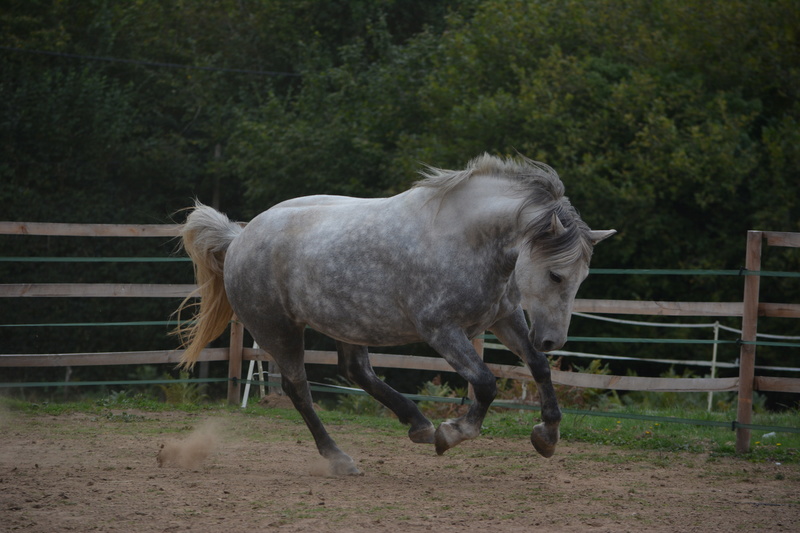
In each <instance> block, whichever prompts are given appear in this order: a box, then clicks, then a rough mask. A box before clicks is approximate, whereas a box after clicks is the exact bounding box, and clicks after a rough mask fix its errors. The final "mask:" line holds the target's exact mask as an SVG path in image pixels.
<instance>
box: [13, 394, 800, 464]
mask: <svg viewBox="0 0 800 533" xmlns="http://www.w3.org/2000/svg"><path fill="white" fill-rule="evenodd" d="M0 409H3V410H5V411H6V412H11V413H19V414H23V415H29V416H36V415H50V416H59V415H62V414H69V413H85V414H90V415H94V416H97V417H99V418H101V419H103V420H106V421H110V422H118V423H120V424H126V423H130V422H134V421H138V420H139V419H138V415H137V412H150V413H159V412H170V411H171V412H175V411H177V412H184V413H191V414H210V415H222V414H230V415H235V416H243V417H269V418H274V419H280V420H284V421H286V422H290V423H291V425H292V426H296V428H294V429H293V431H294V430H296V433H297V434H298V435H301V437H300V438H303V439H304V440H305V438H306V437H307V438H309V439H310V436H308V435H307V430H306V429H305V426H304V423H303V420H302V418H301V417H300V415H299V413H297V411H295V410H294V409H275V408H266V407H262V406H259V405H257V404H251V405H250V406H248V407H247V408H246V409H240V408H238V407H231V406H227V405H224V404H223V403H216V404H213V403H205V404H201V405H197V404H193V403H182V404H178V405H173V404H166V403H164V402H160V401H157V400H154V399H152V398H150V397H146V396H143V395H134V396H128V395H120V394H116V395H112V396H109V397H108V398H103V399H94V400H84V401H78V402H67V403H58V402H42V403H29V402H24V401H21V400H15V399H11V398H2V397H0ZM319 415H320V418H321V419H322V421H323V422H324V423H325V424H326V425H327V426H329V427H331V429H333V428H336V427H337V426H358V427H362V428H369V429H371V430H373V431H379V432H382V433H384V434H386V435H387V436H391V437H392V438H398V439H400V438H405V434H406V431H407V428H406V427H405V426H403V425H402V424H400V423H399V422H398V421H397V419H396V418H394V417H392V416H376V415H364V414H353V413H348V412H342V411H339V410H328V411H321V412H320V413H319ZM601 415H602V416H601ZM538 416H539V413H538V411H520V410H512V409H496V410H495V411H494V412H492V413H490V414H489V416H487V417H486V419H485V421H484V427H483V431H482V433H483V435H484V436H491V437H496V438H512V439H527V438H529V436H530V432H531V428H532V427H533V425H534V424H536V423H538V420H537V419H538ZM734 416H735V414H733V413H708V412H706V411H704V410H699V409H698V410H685V409H678V408H665V409H648V410H642V409H638V410H637V409H635V408H634V407H633V406H627V407H620V408H617V409H616V410H614V411H604V412H597V413H588V414H587V413H581V414H576V413H567V414H565V415H564V419H563V421H562V424H561V436H562V439H564V440H566V441H570V440H572V441H580V442H589V443H594V444H602V445H607V446H614V447H620V448H623V449H628V450H642V451H661V452H689V453H698V454H700V453H706V454H709V455H710V457H711V458H712V459H713V458H715V457H727V456H734V455H736V456H738V457H743V458H745V459H747V460H750V461H753V462H757V463H758V462H780V463H800V433H790V432H780V431H778V430H774V431H773V430H771V429H768V430H752V438H751V450H750V452H749V453H747V454H743V455H737V454H736V453H735V450H734V443H735V440H736V434H735V432H734V431H731V429H730V428H727V427H716V426H708V425H699V424H701V423H702V422H706V421H712V422H721V423H726V424H727V423H729V422H730V421H731V420H732V419H733V418H734ZM633 417H644V418H646V419H644V420H642V419H636V418H633ZM674 419H683V420H693V421H696V422H697V423H696V424H689V423H681V422H677V421H675V420H674ZM798 419H800V418H799V417H798V413H797V412H796V411H792V412H785V413H763V414H760V413H756V414H755V415H754V419H753V424H757V425H763V426H771V427H775V428H779V427H797V421H798ZM438 422H439V421H438V420H435V421H434V423H438Z"/></svg>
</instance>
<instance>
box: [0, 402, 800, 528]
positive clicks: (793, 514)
mask: <svg viewBox="0 0 800 533" xmlns="http://www.w3.org/2000/svg"><path fill="white" fill-rule="evenodd" d="M274 412H275V416H259V417H256V416H252V415H244V414H239V413H231V414H225V413H224V412H223V413H221V412H219V411H215V412H214V413H213V415H211V417H209V416H210V415H207V414H202V413H199V414H186V413H182V412H160V413H148V412H122V411H116V410H115V411H107V412H105V413H104V414H102V415H88V414H62V415H59V416H50V415H21V414H14V413H8V412H6V413H0V530H1V531H30V532H47V533H50V532H53V531H126V532H128V531H137V532H172V531H196V532H201V533H202V532H217V531H228V532H244V531H281V532H306V531H307V532H324V533H327V532H331V533H333V532H335V533H345V532H351V531H353V532H366V531H370V532H372V531H403V532H412V533H414V532H423V531H436V532H438V533H448V532H459V533H461V532H463V531H479V530H485V531H492V532H493V533H495V532H499V533H504V532H512V531H513V532H515V533H518V532H520V531H532V530H542V531H580V532H584V531H588V532H595V531H596V532H601V531H602V532H605V531H608V532H623V531H631V532H633V531H636V532H640V531H663V532H670V533H672V532H676V531H698V532H700V531H702V532H726V533H728V532H735V531H747V532H752V531H800V467H799V466H798V465H779V464H775V463H770V464H754V463H750V462H747V461H744V460H741V459H736V458H713V457H709V456H705V455H698V454H690V453H663V452H643V451H624V450H620V449H618V448H613V447H603V446H596V445H589V444H586V443H580V442H570V441H562V443H561V446H560V448H559V449H558V451H557V452H556V455H555V456H554V457H553V458H552V459H543V458H542V457H540V456H538V455H537V454H536V453H535V452H534V451H533V449H532V447H531V445H530V443H529V442H528V441H527V440H525V439H522V440H516V439H514V440H511V439H500V438H492V437H487V436H482V437H480V438H478V439H476V440H473V441H470V442H466V443H463V444H461V445H460V446H458V447H457V448H454V449H453V450H450V451H448V452H447V453H446V454H445V455H444V456H441V457H439V456H437V455H436V454H435V453H434V450H433V447H432V446H430V445H428V446H426V445H418V444H412V443H411V442H410V441H408V440H407V439H406V438H405V437H404V432H403V429H402V428H400V427H399V424H398V429H397V430H382V429H369V428H364V427H361V426H358V425H356V424H352V423H348V424H346V425H338V426H337V425H329V430H330V431H331V433H332V434H333V435H334V438H336V439H337V441H338V442H339V444H340V446H342V447H343V448H344V449H345V450H346V451H348V453H350V455H351V456H353V457H354V459H356V461H357V462H358V464H359V467H360V468H361V469H362V471H363V472H364V475H363V476H359V477H347V478H330V477H326V475H325V467H324V464H323V463H321V462H320V460H319V459H318V456H317V454H316V450H315V448H314V446H313V442H312V441H311V439H310V437H309V435H308V434H307V432H306V429H305V427H304V426H303V425H302V424H301V423H299V422H296V421H293V420H286V419H285V418H284V417H282V416H281V415H280V411H274ZM161 445H166V448H165V450H166V453H165V454H164V455H162V459H163V462H164V464H163V466H161V467H159V465H158V462H157V459H156V457H157V454H158V453H159V450H160V449H161Z"/></svg>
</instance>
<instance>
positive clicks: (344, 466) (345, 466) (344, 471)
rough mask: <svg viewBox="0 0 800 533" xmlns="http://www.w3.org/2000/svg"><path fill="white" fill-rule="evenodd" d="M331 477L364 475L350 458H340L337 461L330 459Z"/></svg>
mask: <svg viewBox="0 0 800 533" xmlns="http://www.w3.org/2000/svg"><path fill="white" fill-rule="evenodd" d="M329 466H330V472H331V476H335V477H340V476H363V475H364V474H363V473H362V472H361V470H359V469H358V467H357V466H356V464H355V463H354V462H353V460H352V459H351V458H350V457H347V456H345V457H342V458H339V459H331V460H330V461H329Z"/></svg>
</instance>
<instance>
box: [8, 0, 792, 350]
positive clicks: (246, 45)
mask: <svg viewBox="0 0 800 533" xmlns="http://www.w3.org/2000/svg"><path fill="white" fill-rule="evenodd" d="M798 29H800V6H798V4H797V2H795V1H794V0H730V1H726V2H706V1H703V0H633V1H630V2H616V1H613V0H580V1H577V0H536V1H531V0H483V1H478V0H468V1H462V2H458V1H445V0H440V1H425V0H378V1H369V0H358V1H345V0H325V1H321V0H302V1H294V2H287V1H280V0H267V1H233V0H225V1H210V0H193V1H186V2H174V1H165V0H161V1H137V2H106V1H104V0H82V1H74V0H66V1H54V0H31V1H28V0H26V1H19V0H18V1H11V2H6V3H4V6H3V7H2V8H0V46H2V47H3V48H2V49H0V139H2V143H0V202H2V205H3V215H2V217H0V218H2V219H5V220H20V221H54V222H55V221H58V222H97V223H100V222H102V223H134V222H135V223H159V222H166V221H167V220H168V219H169V217H170V215H171V214H172V213H174V212H175V211H176V210H178V209H180V208H182V207H185V206H186V205H187V204H188V203H189V201H190V198H191V197H193V196H197V197H198V198H200V199H201V200H202V201H204V202H205V203H209V204H215V205H218V206H220V207H221V208H222V209H223V210H224V211H226V212H228V213H229V214H231V215H232V216H233V217H237V218H241V219H248V218H249V217H251V216H253V215H254V214H256V213H258V212H260V211H262V210H263V209H266V208H268V207H269V206H271V205H274V204H275V203H277V202H278V201H281V200H283V199H286V198H289V197H293V196H298V195H304V194H313V193H334V194H348V195H360V196H382V195H388V194H393V193H396V192H398V191H401V190H403V189H404V188H406V187H407V186H409V185H410V184H411V183H412V182H413V181H414V179H415V177H416V175H415V172H416V171H417V170H418V169H419V165H420V162H425V163H429V164H432V165H434V166H438V167H449V168H458V167H462V166H463V165H464V164H465V163H466V162H467V161H468V160H469V159H470V158H472V157H474V156H476V155H478V154H480V153H481V152H484V151H488V152H491V153H496V154H509V155H513V154H515V153H517V152H519V153H522V154H525V155H527V156H529V157H532V158H535V159H539V160H542V161H545V162H547V163H549V164H550V165H552V166H553V167H555V168H556V169H557V170H558V171H559V173H560V174H561V176H562V179H563V180H564V182H565V184H566V188H567V193H568V194H569V196H570V197H571V198H572V200H573V203H574V204H575V205H576V206H577V207H578V208H579V209H580V211H581V212H582V214H583V216H584V218H585V219H586V221H587V222H588V223H589V224H590V225H591V226H592V227H595V228H597V229H605V228H611V227H613V228H616V229H617V230H619V232H620V234H619V235H618V236H616V237H615V238H614V239H612V240H610V241H607V243H603V245H602V250H601V251H600V250H599V251H598V253H597V254H596V258H595V261H594V264H593V266H595V267H613V268H711V269H736V268H739V267H740V266H741V264H742V262H743V258H744V244H745V232H746V230H748V229H764V230H774V231H800V179H799V178H800V100H799V99H798V91H800V46H798ZM33 51H47V52H53V53H58V54H69V55H44V54H41V53H33ZM90 56H91V57H94V58H95V59H92V58H91V57H90ZM97 57H102V58H117V59H119V60H125V62H123V61H119V60H115V61H108V60H99V59H96V58H97ZM155 62H158V63H170V64H175V65H183V66H187V67H214V68H215V70H200V69H190V68H178V67H175V66H172V67H170V66H163V65H156V64H155ZM242 70H247V71H257V72H255V73H254V72H242ZM2 242H3V243H4V244H3V250H4V253H3V255H35V254H39V255H57V254H75V255H89V254H91V253H93V252H95V253H104V254H106V255H115V254H116V255H123V254H122V253H120V252H114V251H110V250H111V249H110V248H104V249H102V251H101V252H98V249H100V248H101V247H100V246H99V245H97V244H96V243H94V242H93V243H86V244H83V243H82V241H81V243H79V244H75V243H76V242H77V241H70V242H69V243H67V244H60V243H56V242H55V240H54V239H52V240H51V239H47V240H46V242H45V239H41V240H28V241H25V243H22V242H21V241H20V240H19V239H9V238H4V239H3V241H2ZM32 243H33V244H32ZM109 246H111V245H109ZM124 246H126V247H127V249H133V248H134V245H132V244H130V243H126V244H125V245H124ZM137 246H138V245H137ZM137 250H138V248H137ZM143 255H155V254H154V253H153V252H152V251H150V252H144V253H143ZM764 260H765V264H764V268H765V269H768V270H778V271H800V254H798V253H797V251H796V250H789V251H771V252H769V253H767V254H766V255H765V257H764ZM65 268H66V267H65ZM3 269H4V272H7V273H8V276H9V278H10V279H12V281H47V280H42V279H41V278H37V279H31V275H32V273H35V272H39V271H38V270H34V269H31V268H29V267H28V266H25V268H22V267H17V266H14V267H7V266H3ZM9 269H11V270H9ZM103 272H104V273H105V274H107V275H112V276H113V275H115V274H114V272H115V271H114V269H112V268H108V269H106V270H103ZM180 272H181V276H183V278H182V279H183V281H184V282H185V281H186V276H187V275H188V271H187V270H186V269H184V270H181V271H180ZM42 275H45V276H55V277H58V276H68V274H64V273H63V271H58V272H55V273H54V269H53V268H51V269H50V270H47V271H46V273H44V274H42ZM154 276H155V277H157V278H158V279H153V278H154ZM175 277H179V276H177V275H176V274H175V273H174V272H166V271H164V269H160V270H159V273H158V274H154V273H153V272H152V270H149V269H145V268H144V267H142V268H141V269H138V270H133V271H131V277H130V278H128V279H127V281H144V280H145V279H146V280H147V281H172V280H173V278H175ZM95 280H96V279H95ZM762 292H763V294H764V300H772V301H794V302H797V301H800V287H798V284H797V282H796V280H783V281H779V280H774V279H770V280H768V281H765V282H764V283H762ZM581 296H583V297H612V298H623V299H664V300H682V299H689V300H692V299H693V300H719V301H731V300H736V299H739V298H741V280H738V279H733V280H731V279H723V280H720V279H714V278H683V277H681V278H675V277H661V278H654V277H649V276H645V277H636V278H628V277H626V278H624V279H621V278H609V277H607V276H598V277H595V278H594V279H590V281H589V282H588V283H587V284H586V286H585V287H584V289H583V291H582V293H581ZM87 305H88V304H87ZM12 307H13V306H12ZM55 307H57V306H55ZM15 311H17V310H15ZM23 312H24V311H23ZM61 312H62V313H63V312H64V311H63V310H62V311H61ZM70 312H71V311H70ZM159 312H161V311H159ZM10 315H11V313H10V312H5V311H4V312H3V313H2V316H3V319H2V321H3V323H8V322H12V321H14V320H12V318H11V316H10ZM141 319H147V318H141ZM149 319H151V320H153V319H157V318H156V317H152V316H150V317H149ZM731 325H736V324H735V323H733V324H731ZM583 327H584V329H583V330H582V331H581V334H585V335H588V334H593V333H595V332H596V331H597V330H599V329H601V328H605V326H598V325H589V324H587V325H585V326H583ZM763 327H764V328H766V329H768V330H770V329H771V330H772V331H773V332H775V333H786V334H795V335H797V334H800V333H798V332H800V328H798V326H797V325H796V321H793V322H791V323H787V321H785V320H783V321H778V322H774V323H769V322H764V325H763ZM592 328H594V331H592ZM4 334H5V333H4ZM627 334H628V335H631V333H630V330H628V331H627ZM68 335H70V334H68V333H67V332H66V331H64V330H62V331H60V332H59V338H58V339H56V340H54V341H53V342H65V343H66V344H70V345H73V344H76V343H77V341H76V340H75V339H72V338H70V337H68ZM651 335H652V333H649V332H648V333H643V334H642V336H651ZM686 335H689V336H691V335H692V333H687V334H686ZM632 336H633V335H632ZM157 337H158V339H162V338H163V336H161V335H158V336H157ZM15 338H17V337H16V336H15ZM92 338H97V336H96V335H94V336H92ZM87 342H88V341H87ZM103 342H104V343H106V344H105V345H104V347H103V349H112V348H114V347H116V346H109V343H110V342H111V341H109V340H108V339H107V338H106V339H104V340H103ZM158 342H163V341H161V340H159V341H158ZM14 344H17V345H18V344H19V343H18V342H16V341H14V342H11V341H9V346H11V345H14ZM147 347H148V346H139V345H137V346H135V348H147ZM94 348H95V347H94V346H90V347H86V349H94ZM128 348H130V346H128ZM7 349H12V350H22V349H23V348H21V347H18V346H16V345H15V346H13V347H10V348H7ZM75 349H83V348H79V347H78V346H75ZM687 350H688V349H687ZM703 350H704V352H705V348H703ZM28 351H30V350H28ZM62 351H64V350H62ZM663 351H664V352H665V353H666V352H669V350H668V349H664V350H663ZM763 353H764V354H765V355H766V356H767V357H768V358H771V359H772V360H773V361H781V362H785V361H786V360H785V357H786V350H784V351H783V352H774V353H773V352H770V351H769V350H765V351H764V352H763ZM670 355H671V356H674V355H675V354H672V353H670ZM795 363H796V362H795ZM793 366H796V364H794V365H793Z"/></svg>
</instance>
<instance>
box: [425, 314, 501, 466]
mask: <svg viewBox="0 0 800 533" xmlns="http://www.w3.org/2000/svg"><path fill="white" fill-rule="evenodd" d="M427 341H428V344H430V345H431V347H432V348H433V349H435V350H436V351H437V352H439V354H440V355H441V356H442V357H444V359H445V360H446V361H447V362H448V363H450V366H452V367H453V370H455V371H456V372H458V374H459V375H460V376H461V377H463V378H464V379H466V380H467V381H468V382H469V383H470V384H471V385H472V388H473V390H474V391H475V401H474V402H473V403H472V405H470V407H469V410H468V411H467V413H466V414H465V415H464V416H462V417H460V418H455V419H451V420H446V421H444V422H442V423H441V425H440V426H439V428H438V429H437V430H436V433H435V435H434V443H435V444H436V453H437V454H439V455H442V454H443V453H444V452H445V451H447V450H449V449H450V448H452V447H453V446H455V445H457V444H458V443H460V442H463V441H465V440H467V439H472V438H475V437H477V436H478V435H480V432H481V425H482V424H483V419H484V418H485V417H486V412H487V411H488V410H489V406H490V405H491V404H492V401H494V397H495V396H496V395H497V383H496V379H495V376H494V374H492V372H491V370H489V368H488V367H487V366H486V364H485V363H484V362H483V360H481V358H480V357H479V356H478V353H477V352H476V351H475V348H473V346H472V343H471V342H470V341H469V339H468V338H467V336H466V334H465V333H464V332H463V331H462V330H460V329H458V328H448V329H445V328H441V329H439V330H437V332H436V333H435V334H433V335H431V336H429V337H428V338H427Z"/></svg>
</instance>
